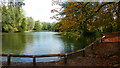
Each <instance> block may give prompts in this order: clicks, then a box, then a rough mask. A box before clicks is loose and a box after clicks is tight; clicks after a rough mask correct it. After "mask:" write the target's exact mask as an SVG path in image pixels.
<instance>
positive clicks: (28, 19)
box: [27, 17, 35, 30]
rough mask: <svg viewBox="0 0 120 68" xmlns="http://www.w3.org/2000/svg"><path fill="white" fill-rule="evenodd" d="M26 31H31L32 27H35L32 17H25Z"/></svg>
mask: <svg viewBox="0 0 120 68" xmlns="http://www.w3.org/2000/svg"><path fill="white" fill-rule="evenodd" d="M27 22H28V24H27V30H33V28H34V26H35V22H34V20H33V18H32V17H27Z"/></svg>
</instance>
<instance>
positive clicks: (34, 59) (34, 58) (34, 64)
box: [33, 55, 36, 66]
mask: <svg viewBox="0 0 120 68" xmlns="http://www.w3.org/2000/svg"><path fill="white" fill-rule="evenodd" d="M33 66H36V57H35V56H34V55H33Z"/></svg>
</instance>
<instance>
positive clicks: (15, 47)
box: [2, 32, 94, 62]
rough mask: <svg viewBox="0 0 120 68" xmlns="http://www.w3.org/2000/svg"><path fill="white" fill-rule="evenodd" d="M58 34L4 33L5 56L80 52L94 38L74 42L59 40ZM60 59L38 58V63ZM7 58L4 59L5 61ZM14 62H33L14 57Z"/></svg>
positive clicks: (28, 59)
mask: <svg viewBox="0 0 120 68" xmlns="http://www.w3.org/2000/svg"><path fill="white" fill-rule="evenodd" d="M55 34H58V32H30V33H3V36H2V43H3V44H2V50H3V53H4V54H22V55H23V54H24V55H43V54H63V53H68V52H72V51H76V50H79V49H81V48H83V47H85V46H86V45H88V44H89V43H90V42H92V40H94V39H93V38H92V39H91V38H85V37H84V38H81V39H80V40H73V39H68V38H59V37H58V35H55ZM59 59H60V57H42V58H37V62H49V61H58V60H59ZM5 60H6V58H4V57H3V61H5ZM12 61H14V62H32V59H31V58H20V57H17V58H16V57H13V58H12Z"/></svg>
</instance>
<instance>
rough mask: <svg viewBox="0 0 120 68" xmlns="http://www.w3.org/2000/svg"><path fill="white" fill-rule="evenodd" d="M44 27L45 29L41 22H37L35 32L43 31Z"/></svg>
mask: <svg viewBox="0 0 120 68" xmlns="http://www.w3.org/2000/svg"><path fill="white" fill-rule="evenodd" d="M42 27H43V25H42V23H41V22H40V21H39V20H38V21H35V26H34V30H37V31H40V30H42Z"/></svg>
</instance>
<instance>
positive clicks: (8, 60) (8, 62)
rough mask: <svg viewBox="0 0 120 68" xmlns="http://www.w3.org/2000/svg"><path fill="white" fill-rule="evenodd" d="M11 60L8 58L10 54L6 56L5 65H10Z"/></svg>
mask: <svg viewBox="0 0 120 68" xmlns="http://www.w3.org/2000/svg"><path fill="white" fill-rule="evenodd" d="M10 59H11V57H10V54H8V56H7V65H10V61H11V60H10Z"/></svg>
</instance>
